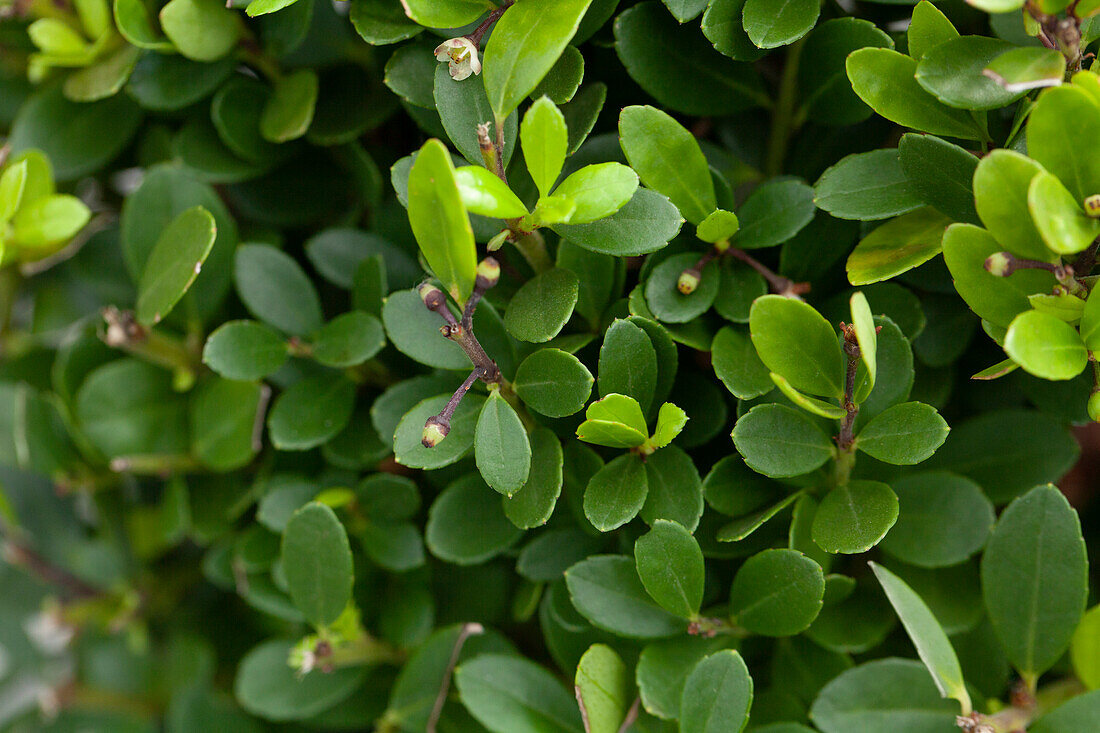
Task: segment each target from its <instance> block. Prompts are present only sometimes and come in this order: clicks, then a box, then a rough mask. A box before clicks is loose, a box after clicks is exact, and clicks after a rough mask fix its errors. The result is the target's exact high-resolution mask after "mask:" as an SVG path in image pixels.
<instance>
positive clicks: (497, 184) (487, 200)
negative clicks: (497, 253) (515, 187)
mask: <svg viewBox="0 0 1100 733" xmlns="http://www.w3.org/2000/svg"><path fill="white" fill-rule="evenodd" d="M455 183H456V184H458V193H459V195H460V196H461V197H462V203H463V205H464V206H465V207H466V209H467V210H469V211H472V212H474V213H475V214H481V215H482V216H491V217H494V218H496V219H515V218H518V217H521V216H526V215H527V207H526V206H524V205H523V202H522V201H520V200H519V197H518V196H516V195H515V194H514V193H512V189H510V188H508V186H507V184H505V183H504V181H502V180H500V178H499V177H497V175H496V174H495V173H492V172H491V171H489V170H488V169H486V168H482V167H481V166H477V165H467V166H463V167H461V168H456V169H455Z"/></svg>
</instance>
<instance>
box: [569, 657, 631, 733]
mask: <svg viewBox="0 0 1100 733" xmlns="http://www.w3.org/2000/svg"><path fill="white" fill-rule="evenodd" d="M574 685H575V686H576V691H577V702H578V703H579V704H580V706H581V717H582V718H583V719H584V722H585V731H586V733H619V727H620V726H621V725H622V723H623V719H624V718H625V717H626V709H627V705H628V704H629V699H628V697H627V696H628V694H629V693H628V690H629V678H628V676H627V671H626V665H625V664H623V660H622V658H621V657H620V656H619V655H618V654H616V653H615V650H614V649H612V648H611V647H609V646H607V645H606V644H593V645H592V646H590V647H588V651H586V652H585V653H584V655H583V656H582V657H581V659H580V661H579V662H578V663H577V675H576V677H575V681H574Z"/></svg>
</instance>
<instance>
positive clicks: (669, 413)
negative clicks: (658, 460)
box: [649, 402, 688, 448]
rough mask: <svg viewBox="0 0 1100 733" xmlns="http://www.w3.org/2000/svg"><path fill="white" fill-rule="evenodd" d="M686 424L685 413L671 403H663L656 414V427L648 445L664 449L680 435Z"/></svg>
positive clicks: (686, 417)
mask: <svg viewBox="0 0 1100 733" xmlns="http://www.w3.org/2000/svg"><path fill="white" fill-rule="evenodd" d="M687 422H688V416H687V413H686V412H684V411H683V410H682V409H681V408H679V407H677V406H676V405H674V404H672V403H671V402H666V403H664V404H663V405H661V409H660V411H659V412H658V413H657V427H656V428H655V429H654V431H653V436H652V437H651V438H650V439H649V444H650V445H652V446H653V447H654V448H664V447H665V446H666V445H668V444H669V443H671V442H672V441H673V439H674V438H675V437H676V436H677V435H679V434H680V431H682V430H683V429H684V426H685V425H687Z"/></svg>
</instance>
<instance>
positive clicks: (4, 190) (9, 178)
mask: <svg viewBox="0 0 1100 733" xmlns="http://www.w3.org/2000/svg"><path fill="white" fill-rule="evenodd" d="M28 165H29V164H28V163H27V161H25V160H21V161H19V162H18V163H16V164H15V165H11V166H8V167H7V169H6V170H4V173H3V175H0V224H7V223H8V221H9V220H10V219H11V218H12V216H14V215H15V212H16V210H17V209H18V208H19V203H20V202H21V201H22V200H23V187H24V186H25V185H26V182H27V166H28Z"/></svg>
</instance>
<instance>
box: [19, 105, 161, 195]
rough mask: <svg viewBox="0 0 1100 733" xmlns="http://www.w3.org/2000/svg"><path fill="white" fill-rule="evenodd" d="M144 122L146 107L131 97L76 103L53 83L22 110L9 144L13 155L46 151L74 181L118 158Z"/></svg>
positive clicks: (60, 174) (64, 177)
mask: <svg viewBox="0 0 1100 733" xmlns="http://www.w3.org/2000/svg"><path fill="white" fill-rule="evenodd" d="M141 118H142V112H141V108H140V107H139V106H138V105H137V103H136V102H134V101H133V100H132V99H131V98H130V97H129V96H128V95H126V94H116V95H114V96H113V97H109V98H107V99H101V100H99V101H98V102H88V103H82V102H72V101H70V100H68V99H66V98H65V96H64V94H62V91H61V87H60V86H59V85H50V86H47V87H45V88H43V89H42V90H41V91H39V92H37V93H35V94H34V95H32V96H31V97H30V98H28V99H27V101H26V102H24V103H23V104H22V105H21V106H20V107H19V111H18V114H16V116H15V119H14V120H12V123H11V135H10V136H9V137H8V145H10V146H11V151H12V154H13V155H17V154H19V153H23V152H25V151H27V150H30V149H35V150H38V151H41V153H43V154H45V155H46V156H47V157H48V159H49V161H50V163H51V164H52V165H53V172H54V175H55V176H57V179H58V180H60V181H72V180H75V179H77V178H80V177H82V176H86V175H88V174H89V173H92V172H93V171H96V170H98V169H100V168H102V167H103V166H105V165H106V164H107V163H110V162H111V161H112V160H114V159H115V157H117V156H118V155H119V153H121V152H122V150H123V149H124V148H125V147H126V146H127V144H128V143H129V142H130V139H131V138H132V137H133V135H134V133H135V132H136V131H137V128H138V126H139V125H140V124H141ZM13 160H14V158H13Z"/></svg>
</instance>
